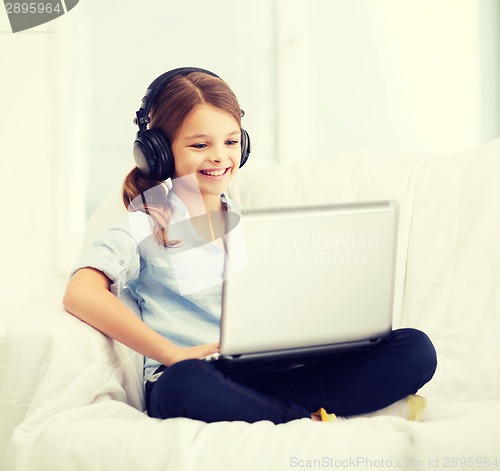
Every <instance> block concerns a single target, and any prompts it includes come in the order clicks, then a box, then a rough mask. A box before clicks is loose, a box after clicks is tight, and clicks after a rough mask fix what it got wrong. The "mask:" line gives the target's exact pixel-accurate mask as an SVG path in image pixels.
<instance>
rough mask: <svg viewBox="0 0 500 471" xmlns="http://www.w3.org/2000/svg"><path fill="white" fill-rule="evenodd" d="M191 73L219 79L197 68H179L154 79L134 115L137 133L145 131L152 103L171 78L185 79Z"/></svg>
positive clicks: (211, 73)
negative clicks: (137, 128)
mask: <svg viewBox="0 0 500 471" xmlns="http://www.w3.org/2000/svg"><path fill="white" fill-rule="evenodd" d="M192 72H202V73H204V74H208V75H211V76H212V77H217V78H220V77H219V76H218V75H216V74H214V73H213V72H210V71H209V70H206V69H200V68H199V67H179V68H177V69H173V70H169V71H168V72H165V73H164V74H161V75H160V76H159V77H157V78H156V79H154V80H153V82H152V83H151V85H149V87H148V88H147V90H146V93H145V94H144V97H143V98H142V101H141V106H140V108H139V110H138V111H137V113H136V118H135V119H134V124H137V125H138V126H139V133H142V132H144V131H145V130H146V128H147V125H148V123H149V112H150V110H151V105H152V104H153V103H154V101H155V100H156V98H157V96H158V95H159V94H160V93H161V92H162V91H163V89H164V88H165V87H166V86H167V84H168V82H170V80H171V79H172V77H175V76H176V75H180V76H182V77H185V76H186V75H188V74H190V73H192Z"/></svg>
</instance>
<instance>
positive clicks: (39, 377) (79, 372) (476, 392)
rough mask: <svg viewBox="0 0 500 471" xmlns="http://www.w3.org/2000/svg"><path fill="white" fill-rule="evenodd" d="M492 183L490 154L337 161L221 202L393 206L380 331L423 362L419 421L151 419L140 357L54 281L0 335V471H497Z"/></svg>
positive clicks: (496, 219) (278, 177)
mask: <svg viewBox="0 0 500 471" xmlns="http://www.w3.org/2000/svg"><path fill="white" fill-rule="evenodd" d="M244 170H247V169H244ZM499 175H500V140H497V141H493V142H490V143H488V144H486V145H484V146H481V147H480V148H476V149H472V150H470V151H467V152H464V153H461V154H457V155H450V156H433V157H431V156H422V157H420V156H403V157H401V156H399V157H398V156H387V155H378V154H376V153H373V152H369V151H353V152H350V153H343V154H341V155H340V154H339V155H337V156H332V158H331V159H330V160H328V161H321V162H314V165H311V162H308V164H307V165H306V164H305V163H304V164H302V165H294V166H289V167H283V168H278V167H275V168H270V169H252V168H251V167H249V169H248V172H246V175H245V174H244V171H242V172H241V177H240V181H239V182H237V183H236V184H235V185H234V187H233V188H232V196H233V197H235V198H237V199H239V200H240V201H241V202H242V203H243V204H245V205H253V206H270V205H289V204H298V203H301V204H304V203H313V202H314V203H317V202H332V201H349V200H367V199H382V198H397V199H398V200H399V201H400V242H399V267H398V290H397V297H396V298H397V299H396V307H397V320H396V324H397V325H398V326H399V325H404V326H415V327H418V328H421V329H423V330H424V331H426V332H427V333H428V334H429V335H430V336H431V338H432V340H433V341H434V343H435V345H436V347H437V350H438V360H439V366H438V370H437V373H436V376H435V378H434V379H433V380H432V381H431V383H430V384H429V385H428V386H426V387H425V388H424V390H423V393H424V394H425V395H426V396H427V398H428V399H429V406H428V408H427V411H426V413H425V416H424V419H425V421H424V422H422V423H413V422H407V421H405V420H403V419H400V418H394V417H378V418H371V419H354V420H347V421H337V422H334V423H327V424H321V423H314V422H312V421H310V420H307V419H303V420H298V421H294V422H291V423H288V424H283V425H273V424H271V423H270V422H260V423H257V424H246V423H242V422H233V423H217V424H205V423H202V422H197V421H192V420H186V419H172V420H167V421H159V420H156V419H151V418H149V417H147V415H145V414H144V413H143V412H142V409H143V398H142V378H141V366H142V358H141V357H140V356H139V355H137V354H135V353H134V352H131V351H130V350H129V349H127V348H126V347H123V346H121V345H119V344H118V343H116V342H114V341H111V340H109V339H107V338H105V337H104V336H103V335H101V334H100V333H98V332H97V331H95V330H93V329H92V328H90V327H88V326H87V325H85V324H83V323H81V322H80V321H78V320H76V319H75V318H73V317H72V316H70V315H69V314H67V313H65V312H64V311H63V309H62V307H61V298H62V294H63V289H64V288H63V282H62V281H58V280H54V281H53V282H51V283H49V285H50V286H49V287H50V289H48V292H47V294H46V296H44V297H42V298H40V299H37V300H36V302H35V303H33V305H32V306H29V307H28V308H25V309H23V310H22V311H20V312H17V313H16V315H15V316H9V319H10V321H9V323H8V325H7V326H6V327H7V328H6V329H4V331H2V333H1V334H0V378H1V383H0V406H1V408H0V444H1V448H0V453H2V461H1V462H0V463H1V468H0V469H1V470H2V471H41V470H43V471H45V470H47V471H49V470H50V471H59V470H61V471H63V470H64V471H67V470H85V471H87V470H88V471H94V470H110V471H115V470H120V471H129V470H130V471H141V470H144V471H156V470H158V471H160V470H161V471H166V470H175V471H179V470H190V471H191V470H200V469H203V470H212V469H214V470H215V469H218V470H231V469H235V470H256V469H259V470H265V469H272V470H289V469H294V468H298V469H311V468H326V469H335V468H339V467H341V468H357V469H373V468H391V469H450V468H454V469H499V468H500V344H499V343H498V342H497V339H496V337H497V336H498V333H499V332H500V250H499V248H498V241H499V240H500V185H498V180H499ZM464 460H465V461H464ZM467 460H468V461H467ZM495 460H496V461H495Z"/></svg>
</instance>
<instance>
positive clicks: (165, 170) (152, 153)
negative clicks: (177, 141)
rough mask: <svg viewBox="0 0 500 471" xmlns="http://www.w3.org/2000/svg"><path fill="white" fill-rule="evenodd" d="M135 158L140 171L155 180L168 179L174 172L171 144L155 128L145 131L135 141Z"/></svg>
mask: <svg viewBox="0 0 500 471" xmlns="http://www.w3.org/2000/svg"><path fill="white" fill-rule="evenodd" d="M134 159H135V163H136V165H137V168H138V169H139V170H140V172H141V173H142V174H143V175H144V176H146V177H149V178H153V179H155V180H166V179H167V178H170V177H172V175H173V174H174V170H175V167H174V158H173V155H172V151H171V149H170V145H169V144H168V142H167V141H166V139H165V138H164V137H163V135H162V134H161V133H160V132H158V131H156V130H155V129H148V130H147V131H144V132H143V133H142V134H141V135H140V136H139V137H138V138H137V139H136V140H135V142H134Z"/></svg>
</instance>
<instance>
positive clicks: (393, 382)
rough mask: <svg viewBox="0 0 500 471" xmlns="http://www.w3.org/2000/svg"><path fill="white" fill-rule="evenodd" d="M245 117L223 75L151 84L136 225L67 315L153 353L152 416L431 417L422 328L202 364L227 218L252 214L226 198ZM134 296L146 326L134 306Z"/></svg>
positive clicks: (79, 272) (123, 229) (89, 257)
mask: <svg viewBox="0 0 500 471" xmlns="http://www.w3.org/2000/svg"><path fill="white" fill-rule="evenodd" d="M241 116H242V111H241V109H240V106H239V104H238V101H237V99H236V97H235V96H234V94H233V92H232V91H231V90H230V89H229V87H228V86H227V84H226V83H225V82H224V81H222V80H221V79H220V78H219V77H217V76H216V75H215V74H213V73H212V72H209V71H206V70H203V69H195V68H182V69H176V70H174V71H170V72H167V73H166V74H163V75H162V76H160V77H159V78H158V79H156V80H155V81H154V82H153V83H152V84H151V85H150V87H149V88H148V91H147V93H146V96H145V98H144V99H143V103H142V105H141V108H140V110H139V111H138V112H137V124H138V125H139V133H138V136H137V140H136V142H135V145H134V148H135V150H134V155H135V159H136V164H137V167H136V168H134V169H133V170H132V171H131V172H130V173H129V174H128V175H127V177H126V179H125V182H124V185H123V202H124V205H125V207H126V208H127V210H128V212H129V215H130V218H131V219H130V220H129V221H128V222H127V223H123V224H116V225H114V226H112V227H110V228H109V230H108V231H107V232H106V233H105V234H103V235H102V236H100V237H98V238H97V239H96V240H95V241H94V243H93V246H92V248H91V249H90V250H89V251H88V252H87V253H85V254H83V256H82V258H81V260H80V261H79V263H78V265H77V267H76V268H75V271H74V274H73V275H72V277H71V279H70V281H69V283H68V286H67V290H66V293H65V296H64V306H65V308H66V310H67V311H69V312H70V313H71V314H73V315H74V316H76V317H78V318H79V319H81V320H83V321H84V322H86V323H88V324H90V325H91V326H93V327H95V328H96V329H98V330H100V331H101V332H103V333H104V334H106V335H108V336H110V337H112V338H114V339H116V340H118V341H119V342H122V343H124V344H125V345H127V346H129V347H130V348H132V349H134V350H135V351H137V352H139V353H140V354H142V355H144V357H145V365H144V374H145V378H146V382H145V384H146V391H145V392H146V406H147V411H148V414H149V415H150V416H152V417H157V418H162V419H166V418H173V417H188V418H192V419H198V420H203V421H206V422H214V421H222V420H230V421H231V420H243V421H247V422H256V421H259V420H270V421H272V422H274V423H282V422H288V421H290V420H293V419H300V418H309V419H313V420H330V419H332V418H334V417H335V416H334V415H333V414H330V415H329V414H326V412H325V409H326V410H329V411H330V412H335V413H336V414H339V415H342V416H350V415H357V414H367V413H373V412H374V411H379V412H378V413H393V412H395V413H398V414H400V415H403V416H406V417H407V418H413V419H415V418H418V416H419V415H420V413H421V410H422V407H423V403H424V401H423V399H421V398H419V396H415V395H414V394H415V393H416V391H417V390H418V389H419V388H420V387H422V386H423V385H424V384H425V383H426V382H427V381H429V380H430V379H431V377H432V375H433V374H434V370H435V368H436V355H435V351H434V347H433V346H432V343H431V342H430V340H429V338H428V337H427V336H426V335H425V334H424V333H422V332H420V331H418V330H415V329H399V330H396V331H394V332H393V333H392V334H391V335H390V336H389V337H388V338H387V339H386V341H385V342H384V343H383V344H381V345H379V346H377V347H375V348H373V349H372V350H370V351H359V352H351V353H345V354H342V356H339V357H336V358H330V359H329V360H324V361H321V362H317V363H315V364H311V365H307V366H302V367H299V368H294V369H289V370H284V371H275V372H272V373H269V372H268V373H264V372H255V373H247V374H245V375H244V376H243V375H238V374H237V373H232V374H230V373H223V372H222V371H220V370H219V369H218V368H217V367H216V366H214V365H213V364H212V363H209V362H206V361H204V360H203V359H202V358H203V357H204V356H206V355H209V354H212V353H216V352H217V351H218V344H217V340H218V338H219V328H220V325H219V324H220V312H221V287H222V278H221V276H220V274H221V270H222V268H221V267H223V263H224V257H225V251H227V250H228V249H231V248H232V247H229V248H228V246H227V245H225V244H223V242H221V240H223V238H221V237H220V234H225V233H226V232H227V228H226V227H225V226H226V225H227V223H228V222H227V221H228V219H227V217H225V215H227V214H228V213H230V212H232V211H237V210H238V208H237V206H236V205H235V203H234V202H233V201H231V200H230V199H229V198H227V197H226V196H225V195H224V192H225V191H226V189H227V187H228V185H229V183H230V182H231V181H232V180H233V178H234V176H235V175H236V174H237V172H238V169H239V168H240V167H241V166H242V165H243V164H244V163H245V162H246V160H247V158H248V156H249V138H248V134H247V133H246V131H245V130H243V129H242V128H241ZM167 183H168V184H167ZM131 220H134V221H136V222H137V221H139V222H140V224H139V225H140V226H141V230H137V227H135V228H134V227H133V226H134V225H133V224H132V225H131V223H130V221H131ZM134 224H136V223H134ZM144 227H146V228H149V229H150V233H149V235H148V234H147V235H146V236H144V231H143V230H142V229H143V228H144ZM141 231H142V234H143V235H142V236H141V237H138V236H137V233H138V232H141ZM146 232H147V231H146ZM223 245H224V246H223ZM233 249H234V247H233ZM125 291H129V292H130V294H131V295H132V296H133V298H134V299H135V301H136V302H137V305H138V307H139V309H140V312H141V317H140V318H139V317H137V316H136V315H135V314H134V313H133V312H132V311H131V310H129V309H128V308H127V307H126V306H125V304H123V303H122V302H121V301H120V299H119V296H120V295H121V294H122V293H123V292H125Z"/></svg>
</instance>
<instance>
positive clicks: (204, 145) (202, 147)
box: [189, 143, 207, 149]
mask: <svg viewBox="0 0 500 471" xmlns="http://www.w3.org/2000/svg"><path fill="white" fill-rule="evenodd" d="M189 147H193V148H194V149H205V147H207V145H206V144H202V143H200V144H191V145H190V146H189Z"/></svg>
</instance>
